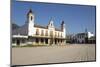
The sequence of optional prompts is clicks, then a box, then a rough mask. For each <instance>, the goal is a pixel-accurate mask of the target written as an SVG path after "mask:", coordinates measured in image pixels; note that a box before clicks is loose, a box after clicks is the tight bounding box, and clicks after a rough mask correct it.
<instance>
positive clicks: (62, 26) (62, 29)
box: [61, 21, 66, 38]
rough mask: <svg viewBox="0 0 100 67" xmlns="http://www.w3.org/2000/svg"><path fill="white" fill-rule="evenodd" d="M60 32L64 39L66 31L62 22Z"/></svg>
mask: <svg viewBox="0 0 100 67" xmlns="http://www.w3.org/2000/svg"><path fill="white" fill-rule="evenodd" d="M61 31H62V32H63V37H64V38H65V37H66V29H65V23H64V21H62V23H61Z"/></svg>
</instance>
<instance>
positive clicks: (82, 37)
mask: <svg viewBox="0 0 100 67" xmlns="http://www.w3.org/2000/svg"><path fill="white" fill-rule="evenodd" d="M91 37H94V34H93V33H91V32H85V33H78V34H76V35H75V39H76V40H75V41H76V42H77V43H86V41H88V39H89V38H91Z"/></svg>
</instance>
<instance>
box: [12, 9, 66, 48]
mask: <svg viewBox="0 0 100 67" xmlns="http://www.w3.org/2000/svg"><path fill="white" fill-rule="evenodd" d="M53 23H54V21H53V20H52V19H51V20H50V21H49V23H48V25H47V26H41V25H37V24H36V22H35V14H34V13H33V12H32V10H31V9H30V10H29V12H28V13H27V21H26V22H25V24H24V25H23V26H21V27H20V28H18V29H15V30H13V31H12V45H13V46H16V45H20V46H23V45H28V44H32V45H62V44H64V43H65V41H66V40H65V37H66V30H65V24H64V21H62V22H61V27H60V28H59V29H58V28H56V27H55V26H54V24H53Z"/></svg>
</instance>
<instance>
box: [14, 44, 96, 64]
mask: <svg viewBox="0 0 100 67" xmlns="http://www.w3.org/2000/svg"><path fill="white" fill-rule="evenodd" d="M75 61H95V44H72V45H71V44H69V45H66V46H44V47H22V48H12V65H27V64H42V63H59V62H75Z"/></svg>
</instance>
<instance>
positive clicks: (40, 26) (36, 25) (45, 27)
mask: <svg viewBox="0 0 100 67" xmlns="http://www.w3.org/2000/svg"><path fill="white" fill-rule="evenodd" d="M34 27H38V28H44V29H47V26H42V25H38V24H34Z"/></svg>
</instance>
